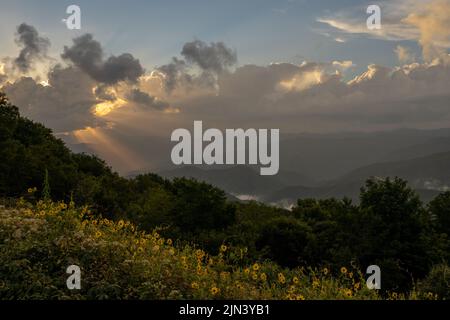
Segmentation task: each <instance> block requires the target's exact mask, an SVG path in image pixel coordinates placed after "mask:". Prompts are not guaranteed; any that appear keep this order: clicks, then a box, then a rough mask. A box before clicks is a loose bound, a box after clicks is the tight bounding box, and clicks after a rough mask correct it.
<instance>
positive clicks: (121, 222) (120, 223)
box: [118, 220, 125, 228]
mask: <svg viewBox="0 0 450 320" xmlns="http://www.w3.org/2000/svg"><path fill="white" fill-rule="evenodd" d="M124 224H125V222H124V221H123V220H120V221H119V223H118V226H119V228H123V226H124Z"/></svg>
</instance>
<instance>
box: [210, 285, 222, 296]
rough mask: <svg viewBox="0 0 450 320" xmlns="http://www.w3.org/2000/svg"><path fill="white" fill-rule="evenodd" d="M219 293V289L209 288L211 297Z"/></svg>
mask: <svg viewBox="0 0 450 320" xmlns="http://www.w3.org/2000/svg"><path fill="white" fill-rule="evenodd" d="M219 292H220V289H219V288H217V287H212V288H211V294H212V295H213V296H215V295H216V294H218V293H219Z"/></svg>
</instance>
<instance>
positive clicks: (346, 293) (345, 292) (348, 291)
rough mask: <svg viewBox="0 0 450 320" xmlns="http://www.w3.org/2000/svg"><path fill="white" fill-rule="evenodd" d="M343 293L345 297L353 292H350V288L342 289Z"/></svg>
mask: <svg viewBox="0 0 450 320" xmlns="http://www.w3.org/2000/svg"><path fill="white" fill-rule="evenodd" d="M344 294H345V295H346V296H347V297H351V296H352V295H353V292H352V290H351V289H345V290H344Z"/></svg>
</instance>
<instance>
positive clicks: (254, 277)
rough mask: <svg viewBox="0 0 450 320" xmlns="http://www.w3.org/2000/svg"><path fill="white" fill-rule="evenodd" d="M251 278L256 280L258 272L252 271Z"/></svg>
mask: <svg viewBox="0 0 450 320" xmlns="http://www.w3.org/2000/svg"><path fill="white" fill-rule="evenodd" d="M252 279H253V280H258V274H257V273H256V272H253V273H252Z"/></svg>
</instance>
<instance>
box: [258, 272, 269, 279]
mask: <svg viewBox="0 0 450 320" xmlns="http://www.w3.org/2000/svg"><path fill="white" fill-rule="evenodd" d="M259 278H260V279H261V281H266V280H267V275H266V274H265V273H264V272H263V273H261V274H260V276H259Z"/></svg>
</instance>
